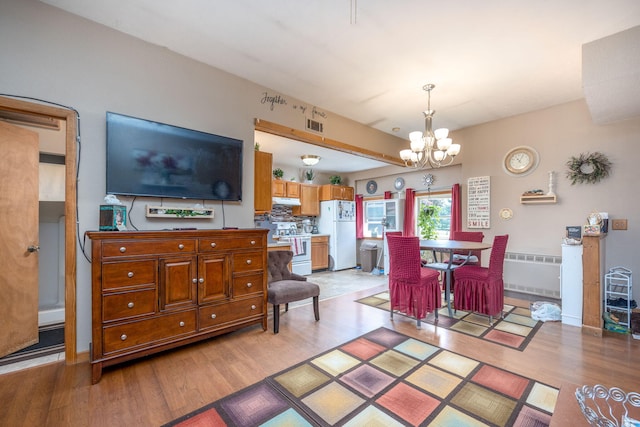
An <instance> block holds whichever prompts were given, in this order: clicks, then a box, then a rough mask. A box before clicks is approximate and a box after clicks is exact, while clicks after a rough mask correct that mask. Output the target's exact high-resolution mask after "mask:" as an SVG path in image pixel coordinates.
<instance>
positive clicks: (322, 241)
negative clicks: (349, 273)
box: [311, 236, 329, 270]
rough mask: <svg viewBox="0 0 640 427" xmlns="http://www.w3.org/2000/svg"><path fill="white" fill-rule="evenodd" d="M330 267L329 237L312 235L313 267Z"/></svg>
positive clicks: (317, 268) (313, 268)
mask: <svg viewBox="0 0 640 427" xmlns="http://www.w3.org/2000/svg"><path fill="white" fill-rule="evenodd" d="M324 268H329V238H328V237H325V236H323V237H311V269H312V270H320V269H324Z"/></svg>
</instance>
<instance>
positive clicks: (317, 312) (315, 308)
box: [313, 297, 320, 322]
mask: <svg viewBox="0 0 640 427" xmlns="http://www.w3.org/2000/svg"><path fill="white" fill-rule="evenodd" d="M318 301H319V299H318V297H313V314H314V316H315V317H316V322H317V321H318V320H320V306H319V304H318Z"/></svg>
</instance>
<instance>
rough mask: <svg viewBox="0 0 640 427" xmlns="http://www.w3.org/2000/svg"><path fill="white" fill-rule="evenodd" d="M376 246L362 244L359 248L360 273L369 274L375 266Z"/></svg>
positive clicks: (373, 244)
mask: <svg viewBox="0 0 640 427" xmlns="http://www.w3.org/2000/svg"><path fill="white" fill-rule="evenodd" d="M377 255H378V245H376V244H375V243H363V244H362V245H361V246H360V267H362V271H366V272H371V271H372V270H373V269H374V268H376V267H377V265H376V258H377Z"/></svg>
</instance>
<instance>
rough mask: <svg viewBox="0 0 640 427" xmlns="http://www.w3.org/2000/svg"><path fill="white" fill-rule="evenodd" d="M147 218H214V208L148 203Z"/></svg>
mask: <svg viewBox="0 0 640 427" xmlns="http://www.w3.org/2000/svg"><path fill="white" fill-rule="evenodd" d="M146 216H147V218H183V219H184V218H190V219H213V209H212V208H203V207H193V208H183V207H171V206H149V205H147V212H146Z"/></svg>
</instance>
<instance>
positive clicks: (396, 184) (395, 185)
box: [393, 178, 404, 191]
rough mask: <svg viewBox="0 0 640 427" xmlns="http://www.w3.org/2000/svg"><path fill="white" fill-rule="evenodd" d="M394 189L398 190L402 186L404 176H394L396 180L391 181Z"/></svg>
mask: <svg viewBox="0 0 640 427" xmlns="http://www.w3.org/2000/svg"><path fill="white" fill-rule="evenodd" d="M393 186H394V187H395V188H396V190H398V191H400V190H402V189H403V188H404V178H396V182H394V183H393Z"/></svg>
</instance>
